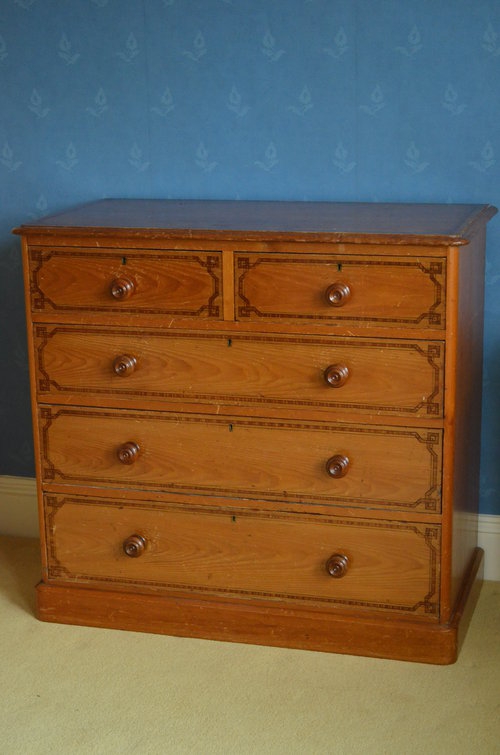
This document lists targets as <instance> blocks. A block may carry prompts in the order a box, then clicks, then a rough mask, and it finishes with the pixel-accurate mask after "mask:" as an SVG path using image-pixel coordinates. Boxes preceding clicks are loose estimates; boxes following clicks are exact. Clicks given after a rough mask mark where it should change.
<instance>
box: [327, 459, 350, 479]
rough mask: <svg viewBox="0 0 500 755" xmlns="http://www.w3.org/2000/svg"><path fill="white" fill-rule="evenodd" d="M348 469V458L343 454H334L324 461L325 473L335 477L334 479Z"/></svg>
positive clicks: (342, 475)
mask: <svg viewBox="0 0 500 755" xmlns="http://www.w3.org/2000/svg"><path fill="white" fill-rule="evenodd" d="M348 469H349V458H348V457H347V456H343V454H336V455H335V456H332V457H331V459H328V461H327V462H326V471H327V473H328V474H329V475H330V477H335V479H336V480H339V479H340V478H341V477H344V476H345V475H346V474H347V470H348Z"/></svg>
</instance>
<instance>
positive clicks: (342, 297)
mask: <svg viewBox="0 0 500 755" xmlns="http://www.w3.org/2000/svg"><path fill="white" fill-rule="evenodd" d="M325 295H326V300H327V302H328V304H330V305H331V306H332V307H343V306H344V304H345V303H346V301H347V300H348V299H349V297H350V296H351V289H350V288H349V286H348V285H347V283H340V282H339V281H337V283H332V285H331V286H328V288H327V289H326V292H325Z"/></svg>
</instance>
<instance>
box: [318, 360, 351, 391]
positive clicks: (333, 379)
mask: <svg viewBox="0 0 500 755" xmlns="http://www.w3.org/2000/svg"><path fill="white" fill-rule="evenodd" d="M349 375H350V373H349V367H348V366H347V365H345V364H331V365H330V366H329V367H327V368H326V370H325V371H324V373H323V377H324V378H325V382H326V383H327V384H328V385H329V386H330V387H331V388H340V387H341V386H343V385H345V383H346V382H347V380H348V379H349Z"/></svg>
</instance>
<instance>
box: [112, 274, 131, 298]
mask: <svg viewBox="0 0 500 755" xmlns="http://www.w3.org/2000/svg"><path fill="white" fill-rule="evenodd" d="M109 290H110V292H111V296H112V297H113V298H114V299H117V300H118V301H125V299H129V298H130V297H131V296H132V294H133V293H134V291H135V283H134V281H133V280H131V279H130V278H127V277H126V276H125V275H122V276H120V277H119V278H115V280H114V281H113V283H112V284H111V287H110V289H109Z"/></svg>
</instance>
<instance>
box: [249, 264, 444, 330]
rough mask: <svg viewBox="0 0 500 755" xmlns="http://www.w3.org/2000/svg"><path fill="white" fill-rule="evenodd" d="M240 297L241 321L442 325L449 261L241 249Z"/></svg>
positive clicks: (386, 325) (422, 326) (427, 326)
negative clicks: (330, 301)
mask: <svg viewBox="0 0 500 755" xmlns="http://www.w3.org/2000/svg"><path fill="white" fill-rule="evenodd" d="M332 286H333V287H334V288H333V289H332V288H331V287H332ZM235 296H236V313H237V319H238V320H240V321H247V320H260V321H261V322H263V321H266V320H267V321H275V322H280V321H282V322H287V321H291V322H308V321H309V322H311V321H314V322H315V323H316V324H319V323H323V324H325V325H330V326H331V325H335V324H337V325H352V326H354V325H356V326H363V325H366V326H368V325H370V326H383V327H414V328H424V329H425V328H438V329H444V327H445V260H444V259H440V258H408V257H381V258H378V259H377V258H376V257H373V256H370V257H368V256H362V255H360V256H354V255H353V256H345V257H342V256H341V255H340V256H338V257H337V256H334V255H332V256H328V257H327V256H323V257H314V255H300V254H295V255H294V254H286V253H284V254H281V255H279V254H274V255H273V254H266V255H263V254H243V253H238V254H236V256H235ZM329 296H330V297H331V298H332V299H333V302H334V305H332V304H331V303H329V301H328V297H329Z"/></svg>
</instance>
